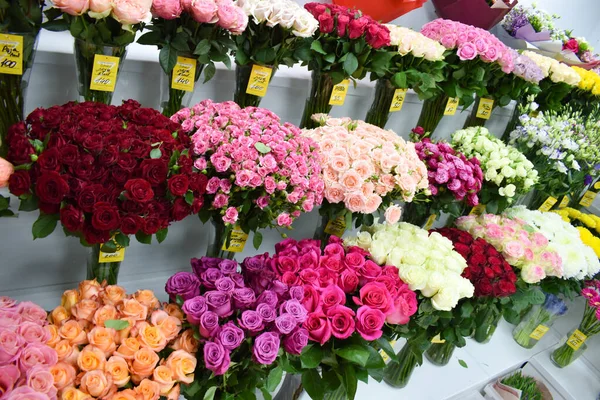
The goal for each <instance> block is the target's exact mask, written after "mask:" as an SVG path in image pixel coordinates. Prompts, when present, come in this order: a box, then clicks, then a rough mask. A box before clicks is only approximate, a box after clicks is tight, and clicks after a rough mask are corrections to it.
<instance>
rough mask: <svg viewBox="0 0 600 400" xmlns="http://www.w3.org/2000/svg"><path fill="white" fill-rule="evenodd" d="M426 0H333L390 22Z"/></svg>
mask: <svg viewBox="0 0 600 400" xmlns="http://www.w3.org/2000/svg"><path fill="white" fill-rule="evenodd" d="M426 1H427V0H378V1H371V0H333V3H334V4H339V5H340V6H345V7H348V8H356V9H359V10H360V11H362V12H364V13H365V14H368V15H370V16H371V17H373V18H374V19H375V20H377V21H382V22H390V21H392V20H394V19H396V18H398V17H400V16H402V15H404V14H407V13H409V12H411V11H412V10H415V9H417V8H419V7H422V6H423V4H424V3H425V2H426Z"/></svg>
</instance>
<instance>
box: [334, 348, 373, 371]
mask: <svg viewBox="0 0 600 400" xmlns="http://www.w3.org/2000/svg"><path fill="white" fill-rule="evenodd" d="M335 353H336V354H337V355H338V356H340V357H342V358H344V359H346V360H348V361H352V362H353V363H356V364H358V365H360V366H361V367H364V366H365V365H367V361H368V360H369V355H370V354H369V350H368V347H363V346H361V345H358V344H351V345H349V346H345V347H342V348H339V349H336V350H335Z"/></svg>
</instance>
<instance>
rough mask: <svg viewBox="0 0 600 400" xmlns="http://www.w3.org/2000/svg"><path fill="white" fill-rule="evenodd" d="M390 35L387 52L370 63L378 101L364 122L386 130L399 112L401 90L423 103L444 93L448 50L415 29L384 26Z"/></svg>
mask: <svg viewBox="0 0 600 400" xmlns="http://www.w3.org/2000/svg"><path fill="white" fill-rule="evenodd" d="M385 26H386V27H387V28H388V29H389V31H390V46H389V47H386V48H385V49H386V50H387V51H381V52H377V53H375V55H374V56H373V57H372V59H371V61H370V71H371V74H370V79H371V80H377V84H376V86H375V94H374V96H375V98H374V100H373V103H372V104H371V108H370V109H369V112H368V113H367V117H366V118H365V121H366V122H368V123H370V124H373V125H376V126H379V127H380V128H384V127H385V124H386V123H387V121H388V118H389V115H390V112H391V111H397V110H398V109H399V106H398V105H397V104H396V102H397V101H398V100H397V95H398V94H399V93H400V92H399V91H398V90H402V91H406V89H413V90H414V91H415V92H416V93H417V94H418V95H419V98H420V99H422V100H426V99H430V98H432V97H434V96H436V95H438V94H439V92H440V91H441V89H440V87H439V82H441V81H442V80H443V79H444V68H445V66H446V63H445V62H444V55H445V53H446V48H445V47H444V46H442V45H441V44H440V43H439V42H437V41H435V40H432V39H429V38H428V37H426V36H423V35H422V34H421V33H419V32H415V31H413V30H412V29H409V28H404V27H401V26H397V25H389V24H388V25H385Z"/></svg>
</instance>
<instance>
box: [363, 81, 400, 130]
mask: <svg viewBox="0 0 600 400" xmlns="http://www.w3.org/2000/svg"><path fill="white" fill-rule="evenodd" d="M395 92H396V87H395V86H394V85H392V82H390V80H389V79H387V78H381V79H378V80H377V83H376V84H375V97H374V99H373V104H371V108H370V109H369V112H367V117H366V119H365V122H367V123H369V124H373V125H376V126H378V127H380V128H385V124H386V123H387V121H388V119H389V117H390V107H391V105H392V101H393V100H394V93H395Z"/></svg>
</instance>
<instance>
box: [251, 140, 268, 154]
mask: <svg viewBox="0 0 600 400" xmlns="http://www.w3.org/2000/svg"><path fill="white" fill-rule="evenodd" d="M254 147H255V148H256V150H258V151H259V152H261V153H262V154H267V153H268V152H270V151H271V148H270V147H269V146H267V145H266V144H264V143H261V142H256V143H254Z"/></svg>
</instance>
